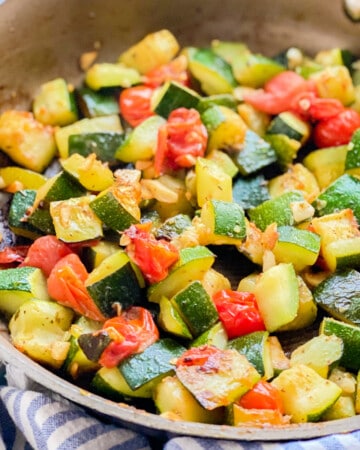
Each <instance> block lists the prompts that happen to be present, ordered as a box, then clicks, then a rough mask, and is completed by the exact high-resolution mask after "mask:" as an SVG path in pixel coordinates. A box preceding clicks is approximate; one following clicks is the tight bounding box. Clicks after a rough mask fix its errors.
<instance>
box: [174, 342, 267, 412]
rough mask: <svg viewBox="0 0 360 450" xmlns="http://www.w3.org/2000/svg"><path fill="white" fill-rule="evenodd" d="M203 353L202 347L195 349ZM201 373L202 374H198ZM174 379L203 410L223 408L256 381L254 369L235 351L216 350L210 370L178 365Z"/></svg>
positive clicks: (257, 379) (256, 375) (196, 366)
mask: <svg viewBox="0 0 360 450" xmlns="http://www.w3.org/2000/svg"><path fill="white" fill-rule="evenodd" d="M201 348H204V349H205V351H206V349H207V347H206V346H204V347H199V351H200V349H201ZM202 369H203V370H202ZM176 375H177V377H178V378H179V380H180V381H181V383H182V384H183V385H184V386H185V387H186V388H187V389H188V390H189V391H190V392H191V393H192V394H193V395H194V397H195V398H196V399H197V401H198V402H199V403H200V404H201V405H202V406H203V407H204V408H206V409H208V410H210V411H211V410H214V409H216V408H219V407H221V406H227V405H229V404H231V403H232V402H234V401H235V400H236V399H237V398H239V397H240V396H241V395H243V394H245V392H247V391H248V390H249V389H251V388H252V386H253V385H255V383H257V382H258V381H259V379H260V374H259V373H258V372H257V371H256V369H255V368H254V366H253V365H252V364H251V363H250V362H249V361H248V360H247V359H246V357H245V356H244V355H241V354H240V353H239V352H238V351H237V350H233V349H226V350H218V353H215V354H214V355H212V356H211V368H209V369H206V368H205V367H204V366H201V365H200V366H199V365H196V364H194V365H180V366H179V367H177V368H176Z"/></svg>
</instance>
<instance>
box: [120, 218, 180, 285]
mask: <svg viewBox="0 0 360 450" xmlns="http://www.w3.org/2000/svg"><path fill="white" fill-rule="evenodd" d="M150 228H151V223H149V222H148V223H143V224H139V225H132V226H131V227H130V228H129V229H128V230H126V231H125V234H126V235H127V236H128V237H129V238H130V240H131V242H130V244H128V245H127V247H126V251H127V253H128V254H129V256H130V257H131V258H132V260H133V261H134V262H135V263H136V264H137V265H138V266H139V267H140V270H141V271H142V273H143V274H144V276H145V278H146V279H147V280H148V281H149V282H150V283H156V282H158V281H161V280H163V279H164V278H165V277H166V275H167V274H168V269H169V268H170V267H171V266H172V265H173V264H174V263H175V262H176V261H177V260H178V259H179V251H178V250H177V248H176V247H175V246H174V245H172V244H171V243H170V242H168V241H166V240H165V239H156V238H155V237H154V236H153V235H152V234H151V233H150Z"/></svg>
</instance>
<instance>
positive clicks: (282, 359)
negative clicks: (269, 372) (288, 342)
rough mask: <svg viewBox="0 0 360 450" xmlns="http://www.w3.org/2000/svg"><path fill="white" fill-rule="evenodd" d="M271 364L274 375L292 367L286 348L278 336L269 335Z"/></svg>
mask: <svg viewBox="0 0 360 450" xmlns="http://www.w3.org/2000/svg"><path fill="white" fill-rule="evenodd" d="M268 342H269V346H270V357H271V364H272V367H273V370H274V375H275V376H277V375H279V374H280V373H281V372H282V371H283V370H285V369H288V368H289V367H290V359H289V358H288V357H287V356H286V354H285V352H284V349H283V348H282V345H281V343H280V341H279V338H278V337H277V336H269V337H268Z"/></svg>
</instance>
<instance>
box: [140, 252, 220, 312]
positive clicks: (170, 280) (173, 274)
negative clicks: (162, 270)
mask: <svg viewBox="0 0 360 450" xmlns="http://www.w3.org/2000/svg"><path fill="white" fill-rule="evenodd" d="M214 261H215V255H214V253H213V252H211V251H210V250H209V249H208V248H207V247H204V246H196V247H188V248H183V249H181V250H180V258H179V260H178V262H177V263H176V264H174V266H173V267H172V268H171V270H170V272H169V274H168V276H167V277H166V278H165V279H164V280H162V281H159V282H158V283H155V284H153V285H152V286H150V287H149V289H148V299H149V301H151V302H155V303H156V302H159V301H160V299H161V298H162V297H163V296H164V297H167V298H171V297H173V296H174V295H175V294H176V293H177V292H179V291H180V290H181V289H183V288H184V286H186V285H187V284H188V283H190V282H192V281H195V280H201V279H202V278H203V277H204V275H205V273H206V272H207V271H208V270H209V269H210V268H211V266H212V265H213V264H214Z"/></svg>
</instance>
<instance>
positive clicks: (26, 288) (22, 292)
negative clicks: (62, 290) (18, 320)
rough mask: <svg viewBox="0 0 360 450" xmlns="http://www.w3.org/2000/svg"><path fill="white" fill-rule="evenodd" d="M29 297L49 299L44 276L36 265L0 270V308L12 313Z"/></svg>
mask: <svg viewBox="0 0 360 450" xmlns="http://www.w3.org/2000/svg"><path fill="white" fill-rule="evenodd" d="M31 299H39V300H50V298H49V294H48V291H47V287H46V278H45V275H44V274H43V272H42V270H41V269H38V268H37V267H16V268H12V269H3V270H0V310H1V311H2V312H4V313H5V314H6V315H12V314H14V313H15V312H16V310H17V309H18V307H19V306H21V305H22V304H23V303H24V302H25V301H27V300H31Z"/></svg>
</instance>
